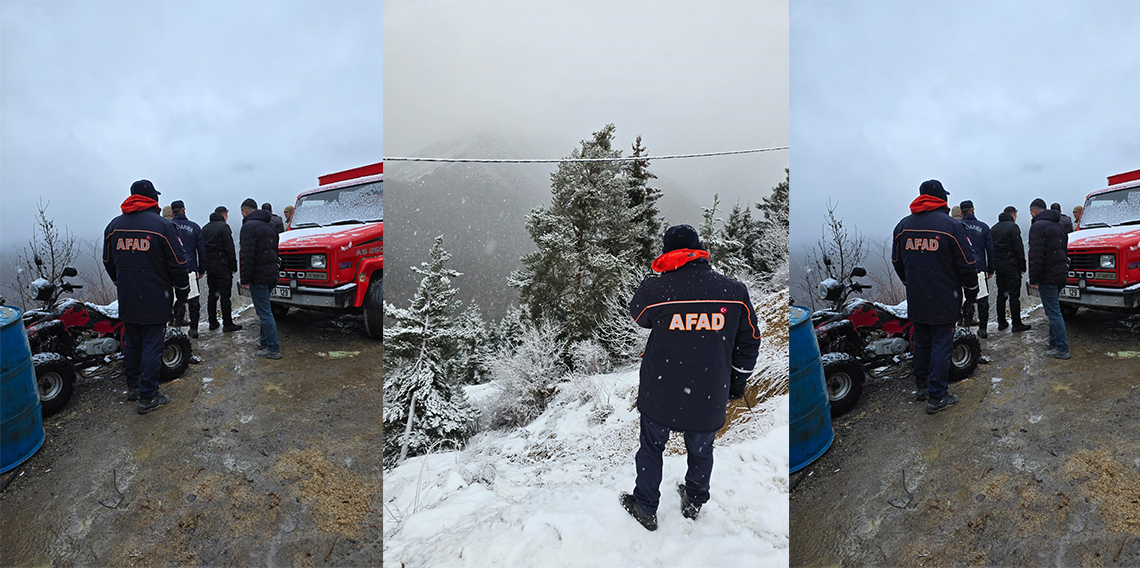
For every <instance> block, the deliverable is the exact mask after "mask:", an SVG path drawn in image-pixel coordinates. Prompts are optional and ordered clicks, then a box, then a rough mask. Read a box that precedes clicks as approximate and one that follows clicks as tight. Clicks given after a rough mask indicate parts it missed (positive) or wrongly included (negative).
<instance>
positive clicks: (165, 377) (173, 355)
mask: <svg viewBox="0 0 1140 568" xmlns="http://www.w3.org/2000/svg"><path fill="white" fill-rule="evenodd" d="M192 354H193V353H192V351H191V348H190V338H189V337H187V336H186V334H185V333H183V332H181V331H179V330H176V329H167V330H166V337H165V338H163V341H162V366H161V367H159V369H158V380H159V381H161V382H164V383H165V382H167V381H173V380H174V379H177V378H178V377H181V376H182V373H185V372H186V367H189V366H190V357H191V355H192Z"/></svg>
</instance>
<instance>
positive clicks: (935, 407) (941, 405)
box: [926, 393, 958, 414]
mask: <svg viewBox="0 0 1140 568" xmlns="http://www.w3.org/2000/svg"><path fill="white" fill-rule="evenodd" d="M955 404H958V395H953V394H950V393H946V395H945V396H943V397H942V398H941V399H938V400H935V399H930V400H928V401H927V402H926V413H927V414H934V413H935V412H940V411H942V410H945V409H946V408H949V407H951V406H953V405H955Z"/></svg>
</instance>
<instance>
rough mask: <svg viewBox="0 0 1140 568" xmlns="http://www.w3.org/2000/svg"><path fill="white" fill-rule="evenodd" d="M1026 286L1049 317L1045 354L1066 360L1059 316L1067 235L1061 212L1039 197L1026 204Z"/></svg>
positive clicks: (1066, 270) (1065, 276)
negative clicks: (1028, 218)
mask: <svg viewBox="0 0 1140 568" xmlns="http://www.w3.org/2000/svg"><path fill="white" fill-rule="evenodd" d="M1029 214H1030V215H1033V223H1032V224H1031V225H1030V226H1029V285H1030V286H1031V287H1033V288H1036V289H1037V293H1038V295H1040V296H1041V307H1042V308H1044V309H1045V315H1046V316H1047V317H1048V318H1049V350H1048V351H1046V352H1045V356H1046V357H1053V358H1055V359H1068V358H1069V357H1070V355H1069V339H1068V337H1067V335H1066V333H1065V320H1064V318H1062V317H1061V289H1062V288H1064V287H1065V284H1067V283H1068V282H1069V252H1068V248H1069V234H1068V233H1067V232H1065V228H1064V227H1063V226H1062V225H1061V213H1060V212H1059V211H1056V210H1052V209H1047V208H1046V207H1045V200H1044V199H1041V198H1040V197H1039V198H1037V199H1034V200H1033V203H1031V204H1030V205H1029Z"/></svg>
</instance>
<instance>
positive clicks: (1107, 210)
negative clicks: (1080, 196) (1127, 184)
mask: <svg viewBox="0 0 1140 568" xmlns="http://www.w3.org/2000/svg"><path fill="white" fill-rule="evenodd" d="M1129 221H1132V222H1135V221H1140V187H1131V188H1126V189H1121V190H1117V191H1110V192H1108V193H1102V194H1100V195H1094V196H1092V197H1090V198H1089V199H1088V201H1087V202H1085V210H1084V212H1083V213H1081V228H1094V227H1105V226H1113V225H1120V224H1122V223H1128V222H1129Z"/></svg>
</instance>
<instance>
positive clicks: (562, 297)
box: [510, 124, 635, 341]
mask: <svg viewBox="0 0 1140 568" xmlns="http://www.w3.org/2000/svg"><path fill="white" fill-rule="evenodd" d="M613 138H614V125H613V124H607V125H606V126H605V127H603V128H602V129H601V130H599V131H597V132H595V133H594V134H593V136H592V137H590V138H589V139H587V140H583V141H582V142H581V147H580V148H575V149H574V150H573V151H572V152H571V153H570V156H569V158H571V159H574V158H617V157H620V156H621V150H616V149H614V148H613V147H612V143H613ZM621 173H622V171H621V166H620V165H619V163H618V162H612V161H604V162H561V163H560V164H559V165H558V170H557V171H555V172H554V173H553V174H551V176H550V181H551V194H552V195H551V197H552V199H551V204H550V205H549V206H546V207H538V208H536V209H535V210H534V211H532V212H531V214H530V215H529V216H528V217H527V223H526V228H527V231H528V232H529V233H530V235H531V238H532V239H533V240H534V242H535V244H536V245H537V249H538V250H536V251H534V252H533V253H530V254H527V255H525V256H524V257H523V258H522V265H523V267H522V268H521V269H520V270H518V271H516V272H515V273H514V274H512V275H511V279H510V283H511V285H513V286H516V287H517V288H518V289H519V294H520V299H521V301H522V304H523V305H524V306H525V307H526V310H527V316H528V318H529V319H530V321H533V322H537V321H543V320H548V321H550V322H552V323H553V324H555V325H556V326H557V327H558V328H559V330H560V332H561V335H562V338H563V339H566V340H569V341H577V340H581V339H587V338H590V337H591V336H592V335H593V333H594V331H595V330H596V329H597V327H598V326H599V325H604V322H605V321H606V320H607V310H606V306H607V301H609V300H610V299H611V298H612V297H614V296H615V295H616V294H618V293H620V291H621V281H622V278H623V276H624V274H625V273H626V271H627V269H628V267H629V266H630V265H631V264H632V263H633V258H634V250H635V249H634V244H635V243H634V240H633V238H632V235H633V232H632V231H631V222H630V211H631V208H630V199H629V183H628V182H627V181H626V180H625V179H623V177H622V175H621Z"/></svg>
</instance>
